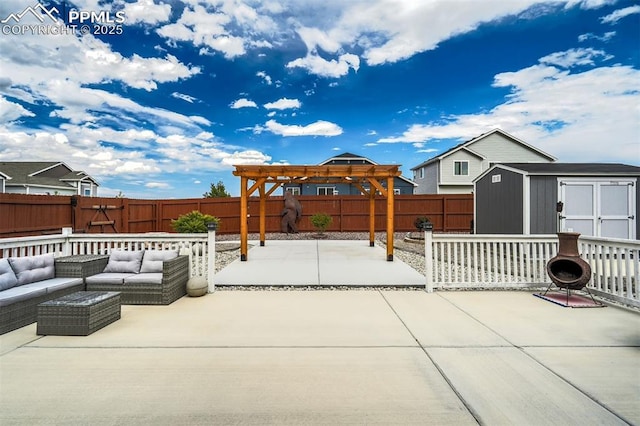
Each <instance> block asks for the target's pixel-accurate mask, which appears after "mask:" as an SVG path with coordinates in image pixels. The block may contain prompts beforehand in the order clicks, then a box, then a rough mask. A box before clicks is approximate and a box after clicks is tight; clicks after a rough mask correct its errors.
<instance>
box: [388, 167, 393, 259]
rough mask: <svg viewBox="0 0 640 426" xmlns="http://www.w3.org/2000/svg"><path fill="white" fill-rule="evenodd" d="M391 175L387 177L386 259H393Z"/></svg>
mask: <svg viewBox="0 0 640 426" xmlns="http://www.w3.org/2000/svg"><path fill="white" fill-rule="evenodd" d="M393 234H394V232H393V177H392V176H389V177H388V178H387V260H388V261H389V262H392V261H393Z"/></svg>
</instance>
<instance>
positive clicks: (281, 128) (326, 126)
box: [257, 120, 342, 137]
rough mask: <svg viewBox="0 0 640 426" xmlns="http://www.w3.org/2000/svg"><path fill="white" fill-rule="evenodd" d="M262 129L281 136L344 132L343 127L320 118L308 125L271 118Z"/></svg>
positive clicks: (321, 134)
mask: <svg viewBox="0 0 640 426" xmlns="http://www.w3.org/2000/svg"><path fill="white" fill-rule="evenodd" d="M261 130H267V131H269V132H271V133H274V134H276V135H280V136H285V137H288V136H338V135H341V134H342V128H341V127H340V126H338V125H337V124H335V123H331V122H329V121H323V120H318V121H316V122H314V123H311V124H308V125H306V126H298V125H286V124H280V123H278V122H277V121H275V120H269V121H267V122H266V123H265V126H264V127H263V128H261V129H257V133H259V132H260V131H261Z"/></svg>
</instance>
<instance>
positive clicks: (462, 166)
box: [453, 161, 469, 176]
mask: <svg viewBox="0 0 640 426" xmlns="http://www.w3.org/2000/svg"><path fill="white" fill-rule="evenodd" d="M453 174H454V175H456V176H468V175H469V162H468V161H455V162H454V163H453Z"/></svg>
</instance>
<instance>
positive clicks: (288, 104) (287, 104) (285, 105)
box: [263, 98, 302, 110]
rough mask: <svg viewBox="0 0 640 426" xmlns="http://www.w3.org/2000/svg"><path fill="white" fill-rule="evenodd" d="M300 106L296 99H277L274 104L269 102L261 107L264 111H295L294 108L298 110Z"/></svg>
mask: <svg viewBox="0 0 640 426" xmlns="http://www.w3.org/2000/svg"><path fill="white" fill-rule="evenodd" d="M301 105H302V104H301V103H300V101H299V100H297V99H288V98H281V99H278V100H277V101H275V102H269V103H266V104H264V105H263V106H264V107H265V108H266V109H279V110H283V109H295V108H300V106H301Z"/></svg>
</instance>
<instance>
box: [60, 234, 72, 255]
mask: <svg viewBox="0 0 640 426" xmlns="http://www.w3.org/2000/svg"><path fill="white" fill-rule="evenodd" d="M72 233H73V228H62V238H64V243H63V245H62V255H63V256H71V242H70V241H69V238H70V237H71V234H72Z"/></svg>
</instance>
